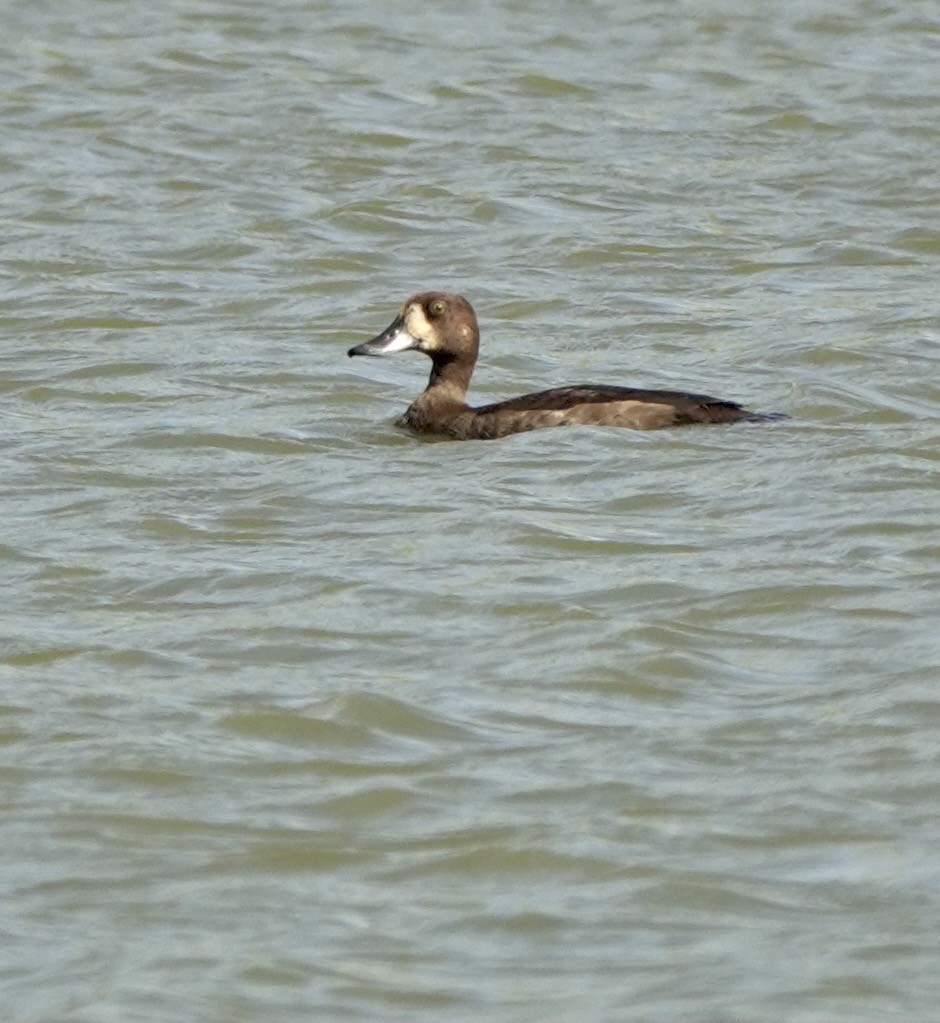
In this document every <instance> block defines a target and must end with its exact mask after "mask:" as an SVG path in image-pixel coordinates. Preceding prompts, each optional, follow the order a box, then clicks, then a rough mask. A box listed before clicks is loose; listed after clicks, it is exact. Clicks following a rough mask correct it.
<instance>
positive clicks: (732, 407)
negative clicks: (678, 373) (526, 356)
mask: <svg viewBox="0 0 940 1023" xmlns="http://www.w3.org/2000/svg"><path fill="white" fill-rule="evenodd" d="M582 406H584V408H583V411H582V412H581V415H578V414H577V412H575V410H577V409H580V408H581V407H582ZM597 406H604V407H603V408H598V407H597ZM643 406H647V407H648V408H647V409H644V408H643ZM474 411H475V412H476V413H477V414H478V415H497V416H499V415H501V414H505V415H507V416H512V415H514V414H518V413H527V412H528V413H539V412H570V413H571V414H572V418H574V417H577V418H582V419H583V421H584V422H585V423H589V422H590V423H598V424H603V423H605V422H608V423H610V424H611V425H618V423H617V420H618V419H619V418H621V416H623V415H625V414H626V415H628V416H629V418H630V419H631V420H640V421H642V420H643V419H644V418H646V419H648V420H649V424H648V426H647V428H655V427H657V426H666V425H669V426H681V425H684V424H686V423H733V422H736V421H737V420H739V419H747V418H748V417H750V416H752V415H753V413H752V412H750V411H749V410H748V409H746V408H744V407H743V406H741V405H739V404H737V402H733V401H723V400H722V399H720V398H712V397H709V396H708V395H707V394H690V393H687V392H685V391H656V390H645V389H642V388H637V387H613V386H610V385H607V384H578V385H575V386H573V387H554V388H552V389H551V390H548V391H536V392H534V393H533V394H523V395H521V396H520V397H518V398H510V399H508V400H507V401H499V402H495V403H494V404H492V405H484V406H482V407H481V408H478V409H475V410H474ZM644 412H647V415H646V416H644ZM567 418H568V417H566V419H567ZM569 421H571V420H569ZM640 428H642V427H640Z"/></svg>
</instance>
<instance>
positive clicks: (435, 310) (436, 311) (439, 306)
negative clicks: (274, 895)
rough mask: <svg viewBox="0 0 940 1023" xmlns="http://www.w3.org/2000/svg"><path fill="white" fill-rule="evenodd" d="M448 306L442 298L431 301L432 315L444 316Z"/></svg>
mask: <svg viewBox="0 0 940 1023" xmlns="http://www.w3.org/2000/svg"><path fill="white" fill-rule="evenodd" d="M446 308H447V306H446V304H445V303H444V302H442V301H441V300H440V299H437V300H436V301H434V302H432V303H431V315H432V316H443V315H444V310H445V309H446Z"/></svg>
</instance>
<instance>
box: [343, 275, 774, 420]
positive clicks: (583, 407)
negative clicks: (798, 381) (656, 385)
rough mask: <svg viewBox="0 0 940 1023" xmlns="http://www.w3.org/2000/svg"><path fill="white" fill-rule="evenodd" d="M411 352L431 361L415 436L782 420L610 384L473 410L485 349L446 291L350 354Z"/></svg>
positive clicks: (468, 309) (431, 294) (418, 300)
mask: <svg viewBox="0 0 940 1023" xmlns="http://www.w3.org/2000/svg"><path fill="white" fill-rule="evenodd" d="M408 351H418V352H424V354H425V355H427V356H429V357H430V359H431V375H430V378H429V380H428V385H427V387H426V388H425V389H424V391H423V392H422V393H421V394H420V395H419V396H418V397H417V398H416V399H415V400H414V401H413V402H412V403H411V405H409V407H408V410H407V411H406V412H405V414H404V415H403V416H402V417H401V419H400V420H399V421H398V425H400V426H404V427H407V428H408V429H410V430H412V431H413V432H415V433H417V434H425V435H432V436H437V437H444V438H452V439H455V440H493V439H495V438H498V437H506V436H509V435H510V434H514V433H524V432H526V431H529V430H541V429H545V428H547V427H552V426H616V427H625V428H628V429H632V430H659V429H663V428H665V427H671V426H689V425H693V424H715V423H736V422H741V421H745V420H750V421H754V420H763V419H773V418H779V414H778V413H757V412H752V411H751V410H750V409H747V408H745V407H744V406H742V405H739V404H738V403H737V402H734V401H725V400H723V399H721V398H711V397H709V396H708V395H705V394H692V393H687V392H685V391H657V390H644V389H639V388H634V387H617V386H613V385H610V384H576V385H573V386H568V387H553V388H551V389H550V390H547V391H537V392H535V393H533V394H524V395H521V396H520V397H518V398H509V399H508V400H507V401H499V402H496V403H495V404H492V405H483V406H480V407H478V408H473V407H471V406H470V405H468V404H467V390H468V388H469V386H470V378H471V376H472V375H473V369H474V366H475V365H476V361H477V356H478V354H479V351H480V328H479V326H478V325H477V317H476V313H475V312H474V311H473V306H472V305H471V304H470V303H469V302H468V301H467V299H466V298H464V297H463V295H457V294H453V293H451V292H446V291H425V292H420V293H419V294H416V295H412V297H411V298H409V299H408V301H407V302H405V304H404V305H403V306H402V307H401V310H400V311H399V313H398V315H397V316H396V317H395V319H394V320H393V321H392V322H391V323H390V324H389V325H388V327H386V328H385V330H383V331H382V333H381V334H378V335H376V336H375V337H374V338H372V339H371V340H369V341H364V342H363V343H362V344H358V345H356V346H355V347H353V348H350V349H349V352H348V355H349V356H350V358H352V357H355V356H386V355H392V354H394V353H397V352H408Z"/></svg>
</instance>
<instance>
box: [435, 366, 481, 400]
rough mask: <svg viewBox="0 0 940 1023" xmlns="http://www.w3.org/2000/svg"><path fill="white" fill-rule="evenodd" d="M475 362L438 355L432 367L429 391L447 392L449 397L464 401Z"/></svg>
mask: <svg viewBox="0 0 940 1023" xmlns="http://www.w3.org/2000/svg"><path fill="white" fill-rule="evenodd" d="M472 373H473V364H472V363H470V364H467V363H466V362H464V361H462V360H461V359H458V358H456V357H454V356H449V355H437V356H435V358H434V365H433V366H432V367H431V378H430V380H428V386H427V391H426V392H425V393H427V392H434V393H435V394H446V395H447V396H448V397H449V398H453V399H455V400H456V401H460V402H463V401H464V400H465V399H466V396H467V388H468V387H469V386H470V376H471V374H472Z"/></svg>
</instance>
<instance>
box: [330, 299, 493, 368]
mask: <svg viewBox="0 0 940 1023" xmlns="http://www.w3.org/2000/svg"><path fill="white" fill-rule="evenodd" d="M479 345H480V331H479V328H478V327H477V318H476V314H475V313H474V311H473V307H472V306H471V305H470V303H469V302H468V301H467V300H466V299H465V298H464V297H463V296H462V295H453V294H450V293H449V292H446V291H425V292H422V293H421V294H418V295H414V296H412V297H411V298H409V299H408V301H407V302H406V303H405V304H404V305H403V306H402V308H401V312H400V313H399V314H398V316H396V317H395V319H394V320H393V321H392V322H391V323H390V324H389V325H388V326H387V327H386V328H385V330H383V331H382V333H381V334H379V335H377V336H376V337H374V338H372V340H371V341H364V342H363V343H362V344H361V345H356V346H355V347H354V348H350V349H349V355H350V356H353V355H373V356H375V355H392V354H393V353H394V352H408V351H412V350H413V351H419V352H424V353H425V354H427V355H429V356H430V357H431V359H432V360H433V361H434V363H435V364H437V363H446V362H451V361H455V360H456V361H458V362H461V363H466V364H469V365H470V367H471V368H472V366H473V364H474V363H475V362H476V358H477V352H478V350H479Z"/></svg>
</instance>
